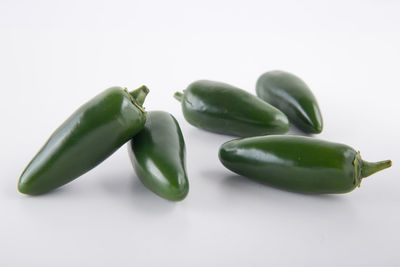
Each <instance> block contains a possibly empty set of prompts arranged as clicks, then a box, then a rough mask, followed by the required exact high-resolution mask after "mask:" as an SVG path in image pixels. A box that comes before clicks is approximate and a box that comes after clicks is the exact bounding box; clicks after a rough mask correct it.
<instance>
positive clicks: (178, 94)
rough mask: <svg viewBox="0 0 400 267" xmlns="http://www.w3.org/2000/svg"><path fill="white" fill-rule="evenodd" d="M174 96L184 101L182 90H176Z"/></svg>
mask: <svg viewBox="0 0 400 267" xmlns="http://www.w3.org/2000/svg"><path fill="white" fill-rule="evenodd" d="M174 98H175V99H176V100H178V101H179V102H182V98H183V94H182V93H181V92H176V93H175V94H174Z"/></svg>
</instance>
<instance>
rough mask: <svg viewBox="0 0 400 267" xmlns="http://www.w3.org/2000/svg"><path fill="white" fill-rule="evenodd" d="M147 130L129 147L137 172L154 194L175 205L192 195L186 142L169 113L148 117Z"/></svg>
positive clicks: (156, 113)
mask: <svg viewBox="0 0 400 267" xmlns="http://www.w3.org/2000/svg"><path fill="white" fill-rule="evenodd" d="M146 117H147V120H146V124H145V126H144V128H143V129H142V130H141V131H140V133H138V134H137V135H136V136H135V137H134V138H133V139H132V140H131V141H130V142H129V145H128V152H129V156H130V158H131V161H132V165H133V168H134V170H135V172H136V174H137V176H138V177H139V179H140V180H141V181H142V183H143V184H144V185H145V186H146V187H147V188H149V189H150V190H151V191H153V192H154V193H156V194H157V195H159V196H160V197H163V198H165V199H168V200H171V201H179V200H183V199H184V198H185V197H186V195H187V194H188V191H189V182H188V178H187V174H186V167H185V141H184V139H183V135H182V132H181V129H180V127H179V124H178V122H177V121H176V119H175V118H174V116H172V115H171V114H169V113H168V112H164V111H151V112H148V113H147V114H146Z"/></svg>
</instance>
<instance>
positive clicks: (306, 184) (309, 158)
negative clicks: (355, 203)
mask: <svg viewBox="0 0 400 267" xmlns="http://www.w3.org/2000/svg"><path fill="white" fill-rule="evenodd" d="M219 159H220V161H221V162H222V164H223V165H224V166H225V167H226V168H228V169H229V170H231V171H233V172H235V173H237V174H240V175H243V176H247V177H249V178H252V179H255V180H257V181H260V182H263V183H267V184H269V185H272V186H276V187H279V188H282V189H286V190H290V191H295V192H303V193H315V194H334V193H346V192H350V191H352V190H353V189H354V188H356V187H358V186H360V183H361V180H362V179H363V178H365V177H367V176H369V175H371V174H373V173H375V172H377V171H380V170H383V169H385V168H388V167H390V166H391V165H392V162H391V161H390V160H386V161H381V162H376V163H371V162H367V161H364V160H362V159H361V156H360V153H359V152H356V151H355V150H354V149H353V148H351V147H349V146H347V145H342V144H337V143H332V142H327V141H322V140H317V139H313V138H310V137H301V136H278V135H277V136H261V137H252V138H243V139H237V140H232V141H229V142H226V143H225V144H223V145H222V146H221V148H220V150H219Z"/></svg>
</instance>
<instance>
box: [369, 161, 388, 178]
mask: <svg viewBox="0 0 400 267" xmlns="http://www.w3.org/2000/svg"><path fill="white" fill-rule="evenodd" d="M390 166H392V161H391V160H384V161H379V162H368V161H365V160H363V161H362V165H361V178H364V177H368V176H370V175H371V174H374V173H376V172H378V171H381V170H384V169H386V168H389V167H390Z"/></svg>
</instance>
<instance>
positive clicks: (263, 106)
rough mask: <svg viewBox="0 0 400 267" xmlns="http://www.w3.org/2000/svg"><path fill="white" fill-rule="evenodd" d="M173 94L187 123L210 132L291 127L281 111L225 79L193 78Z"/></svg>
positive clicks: (252, 132)
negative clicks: (223, 81) (180, 90)
mask: <svg viewBox="0 0 400 267" xmlns="http://www.w3.org/2000/svg"><path fill="white" fill-rule="evenodd" d="M174 97H175V98H176V99H177V100H179V101H181V103H182V111H183V115H184V117H185V119H186V120H187V121H188V122H189V123H190V124H192V125H194V126H196V127H198V128H202V129H205V130H208V131H211V132H216V133H221V134H227V135H233V136H242V137H246V136H256V135H266V134H278V133H286V132H287V131H288V130H289V127H290V124H289V121H288V119H287V117H286V116H285V114H283V113H282V112H281V111H279V110H278V109H276V108H274V107H273V106H271V105H269V104H268V103H265V102H264V101H262V100H261V99H259V98H258V97H256V96H254V95H252V94H250V93H248V92H246V91H244V90H242V89H239V88H236V87H233V86H231V85H228V84H225V83H220V82H214V81H207V80H201V81H196V82H194V83H192V84H190V85H189V86H188V87H187V89H186V90H184V93H183V94H182V93H180V92H177V93H175V95H174Z"/></svg>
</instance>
